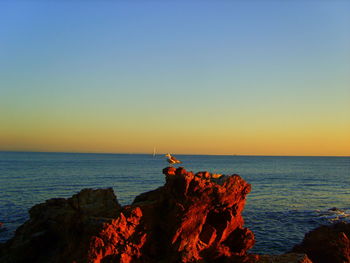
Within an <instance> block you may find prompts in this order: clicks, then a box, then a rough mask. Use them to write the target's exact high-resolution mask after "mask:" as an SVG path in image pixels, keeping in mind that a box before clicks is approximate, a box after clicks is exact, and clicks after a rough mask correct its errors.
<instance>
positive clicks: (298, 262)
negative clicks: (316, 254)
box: [257, 253, 313, 263]
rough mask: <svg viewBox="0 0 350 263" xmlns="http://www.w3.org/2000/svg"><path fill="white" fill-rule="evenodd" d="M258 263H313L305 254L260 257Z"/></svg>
mask: <svg viewBox="0 0 350 263" xmlns="http://www.w3.org/2000/svg"><path fill="white" fill-rule="evenodd" d="M257 263H313V262H312V261H311V260H310V259H309V258H308V257H307V255H305V254H297V253H287V254H283V255H260V256H259V260H258V262H257Z"/></svg>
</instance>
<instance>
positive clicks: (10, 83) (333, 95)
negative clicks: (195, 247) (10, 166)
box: [0, 1, 350, 155]
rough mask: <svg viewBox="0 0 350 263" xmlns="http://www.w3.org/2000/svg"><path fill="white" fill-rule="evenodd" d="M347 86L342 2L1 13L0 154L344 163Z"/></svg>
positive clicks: (348, 35)
mask: <svg viewBox="0 0 350 263" xmlns="http://www.w3.org/2000/svg"><path fill="white" fill-rule="evenodd" d="M175 2H176V3H175ZM349 87H350V2H349V1H283V3H282V1H281V2H278V1H204V2H202V1H192V2H191V1H190V2H189V3H187V2H185V1H173V2H171V1H165V2H161V1H135V2H134V3H128V2H127V1H119V2H113V1H103V2H98V3H97V1H96V2H94V1H87V2H83V1H77V2H75V3H70V1H60V2H59V3H54V2H53V1H52V2H50V3H45V2H44V1H29V2H28V3H26V2H24V1H1V2H0V121H1V127H0V150H40V151H92V152H148V151H152V150H153V146H154V145H156V146H157V147H158V148H159V150H160V151H164V152H168V151H169V152H178V153H213V154H214V153H216V154H220V153H222V154H227V153H238V154H292V155H296V154H302V155H348V154H350V139H349V136H348V134H350V117H349V116H350V88H349Z"/></svg>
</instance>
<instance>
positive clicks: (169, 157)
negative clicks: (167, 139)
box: [165, 153, 182, 164]
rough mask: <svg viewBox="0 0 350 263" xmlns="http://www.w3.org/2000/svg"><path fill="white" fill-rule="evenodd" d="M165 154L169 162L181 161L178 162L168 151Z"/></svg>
mask: <svg viewBox="0 0 350 263" xmlns="http://www.w3.org/2000/svg"><path fill="white" fill-rule="evenodd" d="M165 156H166V157H168V159H167V161H168V163H170V164H175V163H182V162H180V161H179V160H178V159H176V158H175V157H174V156H171V154H170V153H167V154H166V155H165Z"/></svg>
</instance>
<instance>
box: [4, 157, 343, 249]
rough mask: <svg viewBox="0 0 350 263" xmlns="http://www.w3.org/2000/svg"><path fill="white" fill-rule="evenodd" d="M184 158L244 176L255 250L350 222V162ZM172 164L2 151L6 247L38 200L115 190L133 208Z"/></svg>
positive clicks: (196, 166) (192, 165) (193, 167)
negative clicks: (137, 198)
mask: <svg viewBox="0 0 350 263" xmlns="http://www.w3.org/2000/svg"><path fill="white" fill-rule="evenodd" d="M177 157H178V158H179V159H180V160H182V161H183V165H184V167H185V168H186V169H187V170H189V171H194V172H197V171H203V170H208V171H210V172H215V173H223V174H227V175H229V174H233V173H237V174H239V175H241V176H242V177H243V178H244V179H245V180H246V181H248V182H249V183H250V184H251V185H252V192H251V193H250V194H249V195H248V198H247V203H246V207H245V210H244V215H243V216H244V219H245V224H246V226H247V227H249V228H250V229H251V230H252V231H253V232H254V234H255V236H256V245H255V247H254V249H253V250H252V252H254V253H269V254H277V253H283V252H285V251H287V250H289V249H291V248H292V247H293V245H295V244H296V243H298V242H300V241H301V240H302V238H303V236H304V234H305V233H306V232H307V231H309V230H311V229H313V228H315V227H317V226H318V225H320V224H328V223H331V222H333V221H337V220H346V221H348V220H349V219H350V217H349V214H350V157H270V156H266V157H264V156H198V155H177ZM166 166H167V163H166V162H165V157H163V156H156V158H153V157H152V156H151V155H136V154H135V155H129V154H74V153H14V152H0V222H3V223H4V227H2V228H0V242H4V241H6V240H8V239H9V238H11V237H12V236H13V234H14V231H15V229H16V228H17V227H18V226H19V225H21V224H22V223H24V222H25V221H26V220H27V219H28V209H29V208H30V207H32V206H33V205H35V204H37V203H41V202H44V201H45V200H46V199H50V198H54V197H70V196H71V195H73V194H75V193H77V192H78V191H79V190H81V189H82V188H101V187H113V188H114V191H115V193H116V195H117V198H118V200H119V202H120V203H121V204H128V203H130V202H132V200H133V199H134V197H135V196H136V195H138V194H140V193H142V192H145V191H149V190H152V189H155V188H157V187H159V186H161V185H163V184H164V176H163V175H162V169H163V168H164V167H166ZM334 207H336V208H337V209H332V210H329V209H331V208H334Z"/></svg>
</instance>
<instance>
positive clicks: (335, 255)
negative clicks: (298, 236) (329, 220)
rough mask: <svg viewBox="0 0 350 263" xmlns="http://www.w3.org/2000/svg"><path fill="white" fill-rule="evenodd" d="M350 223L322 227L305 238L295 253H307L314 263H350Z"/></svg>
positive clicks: (295, 248) (295, 249) (294, 249)
mask: <svg viewBox="0 0 350 263" xmlns="http://www.w3.org/2000/svg"><path fill="white" fill-rule="evenodd" d="M349 237H350V223H345V222H340V223H336V224H333V225H329V226H320V227H318V228H316V229H314V230H312V231H310V232H309V233H307V234H306V235H305V237H304V240H303V241H302V243H301V244H299V245H296V246H295V247H294V248H293V251H294V252H298V253H306V254H307V255H308V257H309V258H310V259H311V260H312V262H314V263H330V262H331V263H347V262H350V242H349Z"/></svg>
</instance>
